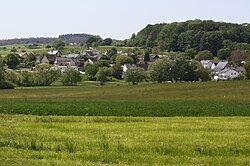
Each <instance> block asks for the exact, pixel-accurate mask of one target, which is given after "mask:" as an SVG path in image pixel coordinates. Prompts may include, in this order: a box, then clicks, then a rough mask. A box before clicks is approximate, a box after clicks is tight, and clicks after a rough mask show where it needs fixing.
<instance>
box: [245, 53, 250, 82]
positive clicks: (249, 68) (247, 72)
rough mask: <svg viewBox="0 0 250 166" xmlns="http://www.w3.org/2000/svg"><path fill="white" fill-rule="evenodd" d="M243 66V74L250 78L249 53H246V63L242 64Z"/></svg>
mask: <svg viewBox="0 0 250 166" xmlns="http://www.w3.org/2000/svg"><path fill="white" fill-rule="evenodd" d="M244 68H245V76H246V79H247V80H250V53H248V55H247V58H246V63H245V65H244Z"/></svg>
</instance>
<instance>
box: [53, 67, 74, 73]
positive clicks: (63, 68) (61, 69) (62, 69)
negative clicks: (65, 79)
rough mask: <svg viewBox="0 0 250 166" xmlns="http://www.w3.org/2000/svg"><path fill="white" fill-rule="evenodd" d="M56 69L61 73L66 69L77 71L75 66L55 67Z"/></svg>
mask: <svg viewBox="0 0 250 166" xmlns="http://www.w3.org/2000/svg"><path fill="white" fill-rule="evenodd" d="M56 68H57V69H59V70H60V71H61V73H64V72H65V71H66V70H67V69H74V70H76V71H79V69H78V67H77V66H56Z"/></svg>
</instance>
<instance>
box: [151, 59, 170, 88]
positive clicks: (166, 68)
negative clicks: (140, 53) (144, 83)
mask: <svg viewBox="0 0 250 166" xmlns="http://www.w3.org/2000/svg"><path fill="white" fill-rule="evenodd" d="M171 69H172V65H171V62H170V61H169V59H167V58H163V59H158V60H157V61H155V62H153V63H151V64H150V65H149V68H148V75H149V79H150V80H151V81H153V82H155V81H156V82H158V83H162V82H164V81H172V74H171Z"/></svg>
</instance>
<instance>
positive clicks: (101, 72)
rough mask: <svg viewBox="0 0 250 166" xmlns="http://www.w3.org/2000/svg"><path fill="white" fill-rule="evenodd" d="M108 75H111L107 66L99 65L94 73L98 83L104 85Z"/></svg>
mask: <svg viewBox="0 0 250 166" xmlns="http://www.w3.org/2000/svg"><path fill="white" fill-rule="evenodd" d="M108 76H111V69H110V68H108V67H100V68H99V69H98V72H97V73H96V75H95V77H96V79H97V80H98V81H100V85H104V83H105V82H106V81H107V78H108Z"/></svg>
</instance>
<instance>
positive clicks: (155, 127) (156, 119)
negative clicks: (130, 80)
mask: <svg viewBox="0 0 250 166" xmlns="http://www.w3.org/2000/svg"><path fill="white" fill-rule="evenodd" d="M249 92H250V82H249V81H227V82H205V83H173V84H171V83H165V84H147V83H144V84H141V85H138V86H128V85H124V84H120V83H119V82H117V83H110V84H109V83H108V84H107V85H105V86H98V85H92V86H91V85H90V84H89V83H83V84H82V85H81V86H77V87H62V86H58V85H54V86H50V87H35V88H33V87H28V88H22V87H21V88H17V89H14V90H0V165H32V166H33V165H72V166H73V165H216V166H217V165H249V164H250V157H249V156H250V134H249V133H250V117H249V115H250V93H249Z"/></svg>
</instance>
